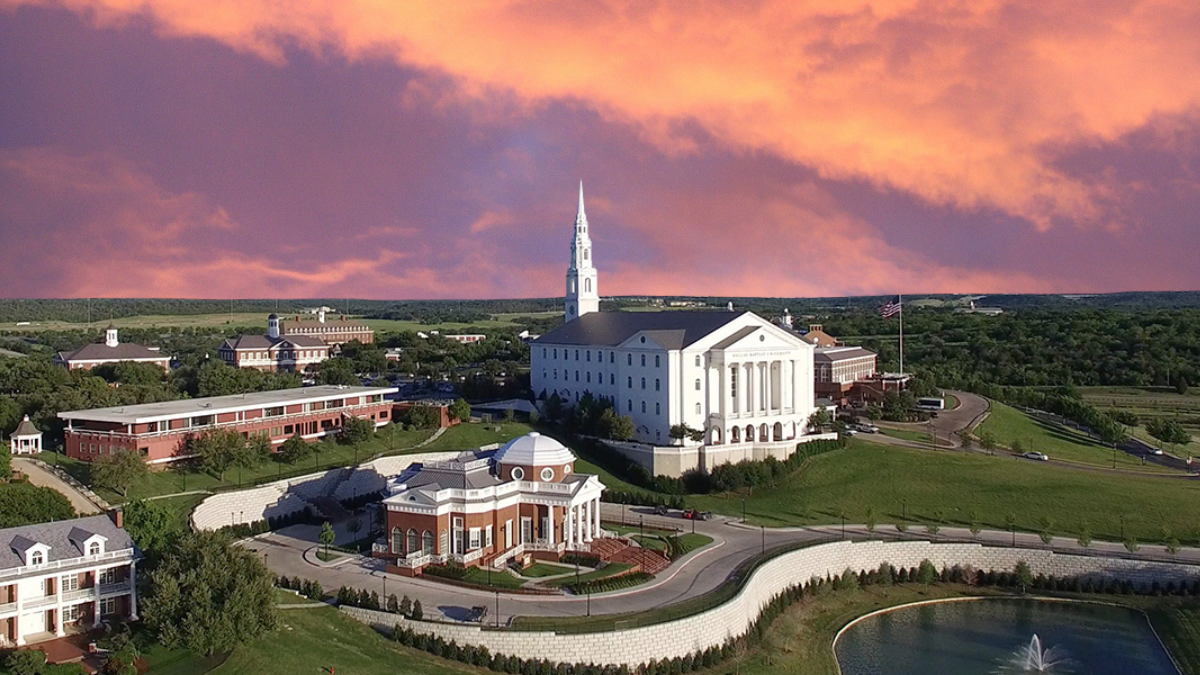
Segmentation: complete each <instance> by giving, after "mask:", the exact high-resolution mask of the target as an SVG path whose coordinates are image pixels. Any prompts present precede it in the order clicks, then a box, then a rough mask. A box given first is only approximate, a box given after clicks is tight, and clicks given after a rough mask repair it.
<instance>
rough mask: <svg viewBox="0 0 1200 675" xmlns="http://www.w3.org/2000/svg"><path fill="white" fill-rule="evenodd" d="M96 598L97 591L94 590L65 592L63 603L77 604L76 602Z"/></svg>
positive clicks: (84, 589) (85, 589)
mask: <svg viewBox="0 0 1200 675" xmlns="http://www.w3.org/2000/svg"><path fill="white" fill-rule="evenodd" d="M95 597H96V589H94V588H79V589H76V590H73V591H63V592H62V601H63V602H75V601H76V600H90V599H92V598H95Z"/></svg>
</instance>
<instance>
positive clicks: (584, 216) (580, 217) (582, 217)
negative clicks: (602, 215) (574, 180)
mask: <svg viewBox="0 0 1200 675" xmlns="http://www.w3.org/2000/svg"><path fill="white" fill-rule="evenodd" d="M581 220H587V214H586V213H584V212H583V181H579V212H578V213H577V214H575V222H579V221H581Z"/></svg>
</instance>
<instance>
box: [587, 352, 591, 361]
mask: <svg viewBox="0 0 1200 675" xmlns="http://www.w3.org/2000/svg"><path fill="white" fill-rule="evenodd" d="M587 360H588V363H591V362H592V353H591V352H587Z"/></svg>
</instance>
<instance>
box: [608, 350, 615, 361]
mask: <svg viewBox="0 0 1200 675" xmlns="http://www.w3.org/2000/svg"><path fill="white" fill-rule="evenodd" d="M608 362H609V363H616V362H617V353H616V352H609V353H608Z"/></svg>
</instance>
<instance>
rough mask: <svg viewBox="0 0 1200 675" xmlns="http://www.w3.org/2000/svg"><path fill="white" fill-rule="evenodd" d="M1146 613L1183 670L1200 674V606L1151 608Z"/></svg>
mask: <svg viewBox="0 0 1200 675" xmlns="http://www.w3.org/2000/svg"><path fill="white" fill-rule="evenodd" d="M1146 614H1147V615H1148V616H1149V617H1150V623H1151V624H1153V625H1154V630H1155V632H1157V633H1158V636H1159V637H1160V638H1162V641H1163V643H1164V644H1165V645H1166V646H1167V651H1169V652H1171V656H1174V657H1175V661H1176V662H1178V663H1179V666H1180V668H1181V669H1182V670H1183V672H1184V673H1188V674H1189V675H1200V608H1196V607H1173V608H1150V609H1147V610H1146Z"/></svg>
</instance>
